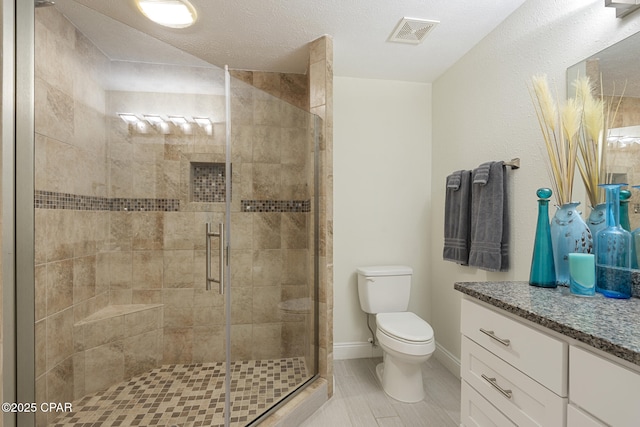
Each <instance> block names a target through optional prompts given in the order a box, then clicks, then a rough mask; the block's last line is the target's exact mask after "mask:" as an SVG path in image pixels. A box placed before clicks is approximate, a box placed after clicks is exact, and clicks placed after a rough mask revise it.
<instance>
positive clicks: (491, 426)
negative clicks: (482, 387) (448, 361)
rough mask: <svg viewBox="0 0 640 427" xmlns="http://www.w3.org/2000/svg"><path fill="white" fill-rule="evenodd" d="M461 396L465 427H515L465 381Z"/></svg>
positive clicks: (462, 418) (462, 416)
mask: <svg viewBox="0 0 640 427" xmlns="http://www.w3.org/2000/svg"><path fill="white" fill-rule="evenodd" d="M460 394H461V399H462V400H461V407H460V415H461V422H462V425H463V426H464V427H515V424H514V423H512V422H511V421H509V419H508V418H507V417H505V416H504V414H502V413H501V412H500V411H498V410H497V409H496V408H494V407H493V405H491V403H489V402H487V400H486V399H485V398H484V397H482V396H481V395H480V393H478V392H477V391H475V390H474V389H473V387H471V386H470V385H469V384H467V382H466V381H464V380H463V381H462V388H461V393H460Z"/></svg>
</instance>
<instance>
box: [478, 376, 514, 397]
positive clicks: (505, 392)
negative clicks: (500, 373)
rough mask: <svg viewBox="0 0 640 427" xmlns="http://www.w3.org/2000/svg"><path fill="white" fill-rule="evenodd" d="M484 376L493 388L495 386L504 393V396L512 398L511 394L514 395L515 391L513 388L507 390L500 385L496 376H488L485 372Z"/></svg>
mask: <svg viewBox="0 0 640 427" xmlns="http://www.w3.org/2000/svg"><path fill="white" fill-rule="evenodd" d="M482 378H483V379H484V380H485V381H487V382H488V383H489V384H491V385H492V386H493V388H495V389H496V390H498V391H499V392H500V393H502V395H503V396H504V397H506V398H507V399H511V396H512V395H513V392H512V391H511V390H505V389H503V388H502V387H500V386H499V385H498V382H497V381H496V379H495V378H489V377H488V376H486V375H485V374H482Z"/></svg>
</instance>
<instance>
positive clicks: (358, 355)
mask: <svg viewBox="0 0 640 427" xmlns="http://www.w3.org/2000/svg"><path fill="white" fill-rule="evenodd" d="M371 357H382V349H381V348H380V347H379V346H375V347H374V346H373V344H371V343H369V342H341V343H334V344H333V360H347V359H368V358H371Z"/></svg>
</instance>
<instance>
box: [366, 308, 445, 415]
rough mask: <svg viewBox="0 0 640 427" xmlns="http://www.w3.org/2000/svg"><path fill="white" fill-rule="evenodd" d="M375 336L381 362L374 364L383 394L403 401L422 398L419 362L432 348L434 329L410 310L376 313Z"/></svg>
mask: <svg viewBox="0 0 640 427" xmlns="http://www.w3.org/2000/svg"><path fill="white" fill-rule="evenodd" d="M376 323H377V324H378V327H377V329H376V338H377V339H378V343H379V345H380V347H381V348H382V351H383V357H384V359H383V362H382V363H380V364H379V365H378V366H376V374H377V376H378V380H379V381H380V383H381V384H382V388H383V389H384V391H385V393H386V394H387V395H389V396H390V397H392V398H394V399H396V400H399V401H401V402H405V403H415V402H419V401H421V400H422V399H424V396H425V392H424V384H423V381H422V368H421V365H422V363H424V362H426V361H427V360H428V359H429V358H430V357H431V355H432V354H433V352H434V351H435V348H436V346H435V342H434V339H433V329H432V328H431V326H430V325H429V324H428V323H427V322H425V321H424V320H422V319H421V318H420V317H418V316H417V315H415V314H414V313H411V312H400V313H378V314H377V315H376Z"/></svg>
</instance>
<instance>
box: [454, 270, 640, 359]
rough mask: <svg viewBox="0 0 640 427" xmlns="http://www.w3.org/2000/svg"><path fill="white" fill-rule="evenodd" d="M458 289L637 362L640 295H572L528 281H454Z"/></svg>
mask: <svg viewBox="0 0 640 427" xmlns="http://www.w3.org/2000/svg"><path fill="white" fill-rule="evenodd" d="M454 288H455V289H456V290H458V291H460V292H462V293H463V294H466V295H469V296H470V297H473V298H476V299H479V300H481V301H484V302H486V303H488V304H490V305H493V306H495V307H498V308H501V309H503V310H505V311H508V312H510V313H513V314H515V315H516V316H518V317H521V318H523V319H527V320H530V321H532V322H534V323H537V324H539V325H541V326H544V327H545V328H548V329H551V330H553V331H556V332H559V333H561V334H563V335H565V336H567V337H570V338H574V339H576V340H578V341H581V342H583V343H585V344H588V345H590V346H592V347H595V348H597V349H600V350H602V351H605V352H607V353H609V354H611V355H613V356H617V357H619V358H621V359H624V360H627V361H629V362H631V363H634V364H636V365H638V366H640V298H631V299H626V300H619V299H611V298H605V297H603V296H602V295H601V294H596V296H595V297H578V296H574V295H572V294H571V293H570V292H569V289H568V288H566V287H557V288H540V287H537V286H530V285H529V283H528V282H458V283H455V285H454Z"/></svg>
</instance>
